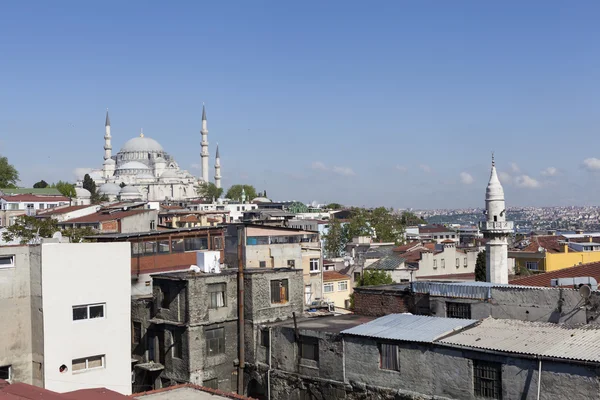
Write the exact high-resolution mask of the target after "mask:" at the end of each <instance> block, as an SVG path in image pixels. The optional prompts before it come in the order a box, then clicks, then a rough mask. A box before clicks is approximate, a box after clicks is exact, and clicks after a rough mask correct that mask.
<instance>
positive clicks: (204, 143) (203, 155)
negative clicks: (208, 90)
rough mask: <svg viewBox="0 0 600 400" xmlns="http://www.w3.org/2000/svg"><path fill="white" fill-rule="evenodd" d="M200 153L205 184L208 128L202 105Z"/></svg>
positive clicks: (206, 177) (204, 109)
mask: <svg viewBox="0 0 600 400" xmlns="http://www.w3.org/2000/svg"><path fill="white" fill-rule="evenodd" d="M200 133H201V134H202V142H201V143H200V144H201V145H202V151H201V152H200V157H201V158H202V179H203V180H204V182H205V183H208V128H207V127H206V108H204V104H202V130H201V131H200Z"/></svg>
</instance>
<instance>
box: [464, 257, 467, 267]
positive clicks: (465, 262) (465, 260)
mask: <svg viewBox="0 0 600 400" xmlns="http://www.w3.org/2000/svg"><path fill="white" fill-rule="evenodd" d="M463 265H464V267H465V268H466V267H467V257H465V258H464V259H463Z"/></svg>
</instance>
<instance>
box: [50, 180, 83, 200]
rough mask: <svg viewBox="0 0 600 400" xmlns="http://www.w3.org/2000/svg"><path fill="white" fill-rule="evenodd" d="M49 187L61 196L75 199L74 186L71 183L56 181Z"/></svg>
mask: <svg viewBox="0 0 600 400" xmlns="http://www.w3.org/2000/svg"><path fill="white" fill-rule="evenodd" d="M50 187H53V188H56V189H57V190H58V191H59V192H60V193H61V194H62V195H63V196H65V197H69V198H71V199H72V198H73V197H77V192H75V185H74V184H72V183H68V182H64V181H58V182H56V183H53V184H52V185H51V186H50Z"/></svg>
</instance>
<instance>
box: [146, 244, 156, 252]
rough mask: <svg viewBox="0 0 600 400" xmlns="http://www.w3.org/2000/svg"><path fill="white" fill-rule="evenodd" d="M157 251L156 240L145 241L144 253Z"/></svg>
mask: <svg viewBox="0 0 600 400" xmlns="http://www.w3.org/2000/svg"><path fill="white" fill-rule="evenodd" d="M154 253H156V242H144V254H154Z"/></svg>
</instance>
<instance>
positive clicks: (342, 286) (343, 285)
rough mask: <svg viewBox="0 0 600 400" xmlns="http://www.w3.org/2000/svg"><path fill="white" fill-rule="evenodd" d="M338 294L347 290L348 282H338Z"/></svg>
mask: <svg viewBox="0 0 600 400" xmlns="http://www.w3.org/2000/svg"><path fill="white" fill-rule="evenodd" d="M337 290H338V292H344V291H346V290H348V281H341V282H338V289H337Z"/></svg>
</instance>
